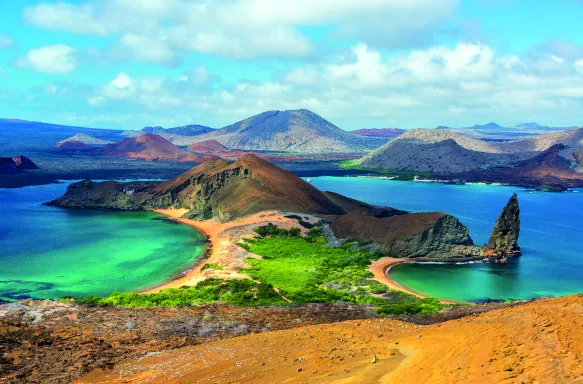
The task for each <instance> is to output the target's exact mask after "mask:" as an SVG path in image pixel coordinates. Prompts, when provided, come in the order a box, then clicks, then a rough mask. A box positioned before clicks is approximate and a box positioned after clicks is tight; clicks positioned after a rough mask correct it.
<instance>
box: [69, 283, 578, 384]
mask: <svg viewBox="0 0 583 384" xmlns="http://www.w3.org/2000/svg"><path fill="white" fill-rule="evenodd" d="M581 316H583V296H582V295H577V296H570V297H564V298H559V299H545V300H539V301H535V302H530V303H527V304H523V305H517V306H514V307H509V308H502V309H497V310H494V311H491V312H486V313H482V314H476V315H470V316H466V317H463V318H460V319H457V320H451V321H447V322H443V323H437V324H432V325H417V324H413V323H409V322H406V321H402V320H396V319H368V320H355V321H347V322H341V323H336V324H326V325H312V326H307V327H302V328H294V329H289V330H283V331H276V332H268V333H258V334H252V335H247V336H241V337H237V338H232V339H227V340H217V341H213V342H210V343H204V344H200V345H196V346H190V347H185V348H181V349H176V350H172V351H166V352H162V353H160V354H154V355H150V356H148V357H145V358H140V359H134V360H129V361H125V362H123V363H119V364H117V365H116V366H115V368H114V369H113V370H111V371H109V370H99V371H96V372H92V373H90V374H88V375H86V376H84V377H82V378H81V379H79V380H78V381H77V382H78V383H130V382H139V383H165V382H172V383H241V382H247V383H283V382H286V383H296V382H297V383H306V382H309V383H353V382H359V383H461V382H463V383H577V382H583V344H582V343H581V340H582V339H583V325H582V323H581Z"/></svg>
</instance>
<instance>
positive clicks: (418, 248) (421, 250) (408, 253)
mask: <svg viewBox="0 0 583 384" xmlns="http://www.w3.org/2000/svg"><path fill="white" fill-rule="evenodd" d="M48 204H49V205H53V206H59V207H68V208H92V209H106V210H143V209H148V210H152V209H165V208H180V209H187V210H188V212H186V213H185V214H184V217H186V218H190V219H198V220H206V219H215V220H219V221H228V220H232V219H236V218H239V217H242V216H247V215H250V214H253V213H260V212H264V211H270V210H273V211H283V212H294V213H306V214H315V215H320V216H321V217H323V218H326V219H328V220H330V221H332V228H331V231H330V235H331V238H332V232H333V233H334V234H335V236H336V237H339V238H343V239H346V238H348V239H350V238H355V237H356V238H359V239H361V240H372V242H371V243H370V244H368V245H367V246H371V247H372V246H374V247H376V250H380V251H383V252H385V253H389V254H398V255H399V256H402V257H429V258H455V257H467V256H476V255H477V254H479V251H480V249H479V248H478V247H475V246H472V244H473V242H472V240H471V238H470V237H469V234H468V229H467V228H466V227H465V226H463V225H462V224H461V223H460V222H459V221H458V220H457V219H456V218H454V217H453V216H449V215H445V214H442V213H427V214H408V213H407V212H404V211H399V210H396V209H393V208H388V207H376V206H371V205H369V204H366V203H363V202H360V201H357V200H354V199H350V198H346V197H344V196H342V195H339V194H335V193H331V192H321V191H319V190H318V189H316V188H314V187H313V186H312V185H311V184H310V183H307V182H305V181H304V180H302V179H301V178H299V177H297V176H295V175H294V174H292V173H290V172H288V171H286V170H283V169H281V168H279V167H277V166H275V165H273V164H271V163H269V162H267V161H265V160H263V159H261V158H258V157H257V156H254V155H245V156H243V157H241V158H240V159H239V160H237V161H235V162H233V163H229V162H228V161H226V160H214V161H208V162H205V163H203V164H200V165H198V166H196V167H194V168H192V169H191V170H189V171H187V172H185V173H184V174H182V175H180V176H178V177H176V178H174V179H172V180H169V181H167V182H164V183H116V182H112V181H110V182H103V183H93V182H91V181H88V180H85V181H83V182H79V183H75V184H71V185H70V186H69V187H68V188H67V192H66V193H65V195H64V196H62V197H60V198H59V199H57V200H54V201H52V202H51V203H48Z"/></svg>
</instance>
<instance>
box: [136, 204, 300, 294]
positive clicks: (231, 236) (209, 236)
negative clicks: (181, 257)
mask: <svg viewBox="0 0 583 384" xmlns="http://www.w3.org/2000/svg"><path fill="white" fill-rule="evenodd" d="M187 211H188V210H186V209H157V210H152V211H151V212H155V213H158V214H161V215H163V216H165V217H167V218H168V219H170V220H174V221H176V222H179V223H182V224H185V225H188V226H190V227H192V228H194V229H196V230H197V231H199V232H200V233H202V234H203V236H204V237H205V238H206V241H207V246H206V250H205V252H204V253H203V254H202V255H201V257H200V258H199V259H198V260H197V261H196V262H195V263H194V264H193V265H192V266H191V267H190V268H189V269H187V270H185V271H182V272H180V273H179V274H178V275H177V276H176V277H175V278H173V279H172V280H168V281H165V282H163V283H160V284H157V285H156V286H153V287H150V288H146V289H143V290H140V291H137V293H140V294H144V293H157V292H160V291H161V290H163V289H167V288H180V287H182V286H185V285H186V286H194V285H196V284H197V283H198V282H200V281H202V280H206V279H208V278H219V279H225V280H232V279H250V277H249V276H247V275H246V274H243V273H240V272H239V270H240V269H241V268H244V267H246V266H247V264H246V263H245V259H246V258H247V257H258V256H256V255H253V254H250V253H248V252H247V251H246V250H244V249H243V248H241V247H239V246H238V245H237V243H238V242H239V241H240V240H241V239H243V238H247V237H253V236H254V234H253V232H252V228H253V227H257V226H260V225H265V224H267V223H276V224H278V225H279V226H283V227H286V226H289V227H291V226H294V225H295V220H293V219H289V218H286V217H284V214H283V213H282V212H279V211H264V212H260V213H257V214H253V215H249V216H245V217H241V218H238V219H235V220H231V221H227V222H222V221H216V220H212V219H209V220H204V221H198V220H191V219H186V218H183V217H182V215H184V214H185V213H186V212H187ZM205 264H217V265H219V266H220V267H221V268H222V269H220V270H219V269H211V268H207V269H205V270H202V267H203V266H204V265H205Z"/></svg>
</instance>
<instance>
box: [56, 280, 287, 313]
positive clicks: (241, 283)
mask: <svg viewBox="0 0 583 384" xmlns="http://www.w3.org/2000/svg"><path fill="white" fill-rule="evenodd" d="M64 299H68V300H70V299H71V298H64ZM216 302H223V303H227V304H232V305H237V306H242V307H251V306H271V305H283V304H285V303H286V302H285V300H283V298H282V297H281V295H280V294H278V293H277V292H276V291H275V290H274V289H273V286H272V285H270V284H262V283H256V282H254V281H252V280H231V281H225V280H221V279H207V280H204V281H201V282H200V283H198V284H197V285H196V286H194V287H181V288H168V289H164V290H162V291H160V292H158V293H149V294H137V293H133V292H116V293H113V294H111V295H110V296H108V297H105V298H100V297H94V296H90V297H86V298H84V299H80V300H77V303H79V304H86V305H103V306H124V307H129V308H142V307H183V306H188V305H200V304H207V303H216Z"/></svg>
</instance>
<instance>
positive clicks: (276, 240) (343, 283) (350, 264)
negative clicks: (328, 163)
mask: <svg viewBox="0 0 583 384" xmlns="http://www.w3.org/2000/svg"><path fill="white" fill-rule="evenodd" d="M260 232H263V231H262V230H261V231H260ZM271 232H272V233H275V232H276V231H275V230H271ZM243 247H245V248H246V249H247V250H248V251H250V252H252V253H255V254H257V255H261V256H262V259H254V258H249V259H247V260H246V262H247V264H249V265H250V267H249V268H247V269H245V270H244V271H243V272H244V273H246V274H248V275H249V276H251V277H252V278H253V279H254V280H256V281H259V282H261V283H263V284H272V285H273V286H275V287H277V288H278V290H279V292H280V293H281V294H282V295H283V296H284V297H286V298H287V299H289V300H290V301H291V302H293V303H295V304H304V303H314V302H317V303H331V302H336V301H346V302H351V303H363V304H372V305H375V306H376V308H377V311H378V312H379V313H381V314H408V315H414V314H432V313H435V312H437V311H439V310H440V309H442V308H443V305H441V304H439V301H438V300H437V299H434V298H429V299H420V298H418V297H416V296H414V295H410V294H407V293H403V292H398V291H390V292H389V290H388V288H387V287H386V286H385V285H384V284H381V283H379V282H377V281H375V280H371V277H373V275H372V273H370V272H369V271H368V270H367V269H368V265H369V264H370V262H371V261H373V260H376V259H377V258H378V257H379V255H372V254H370V253H367V252H363V251H353V250H351V249H350V244H349V245H348V246H347V245H346V244H345V246H343V247H339V248H334V247H329V246H327V245H326V239H325V238H324V237H323V236H322V234H321V232H320V230H319V229H316V228H315V229H312V230H310V231H309V233H308V236H306V237H303V238H302V237H289V236H287V237H285V236H281V237H280V236H277V235H271V236H268V237H262V238H257V239H249V240H247V243H246V244H243ZM381 294H384V296H382V297H379V296H377V295H381Z"/></svg>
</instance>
